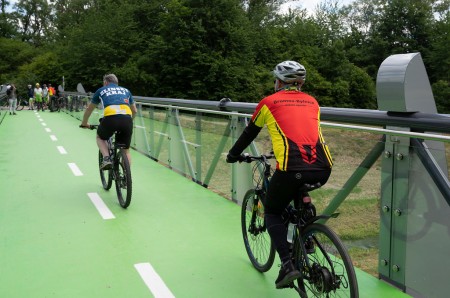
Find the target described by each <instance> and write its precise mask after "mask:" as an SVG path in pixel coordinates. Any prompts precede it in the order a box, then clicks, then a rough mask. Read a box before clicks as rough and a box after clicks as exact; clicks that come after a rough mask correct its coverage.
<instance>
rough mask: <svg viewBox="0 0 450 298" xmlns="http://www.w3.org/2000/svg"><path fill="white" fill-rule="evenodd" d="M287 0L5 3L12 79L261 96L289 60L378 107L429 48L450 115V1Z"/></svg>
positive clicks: (0, 41)
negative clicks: (381, 75) (403, 67)
mask: <svg viewBox="0 0 450 298" xmlns="http://www.w3.org/2000/svg"><path fill="white" fill-rule="evenodd" d="M285 2H287V1H285V0H217V1H208V0H157V1H146V0H134V1H133V0H123V1H116V0H113V1H111V0H109V1H107V0H52V1H45V0H20V1H18V2H17V4H16V5H15V6H14V7H13V8H12V11H11V10H7V9H6V7H7V5H8V1H5V0H3V1H2V2H1V4H2V6H1V8H2V10H1V13H0V80H2V81H12V80H15V81H16V82H20V84H18V87H19V91H20V89H21V88H25V86H26V85H27V84H28V83H34V82H35V81H39V82H51V83H53V84H54V85H57V84H59V83H61V80H62V77H63V76H64V78H65V83H66V89H67V90H75V88H76V85H77V84H78V83H79V82H81V83H82V84H83V85H84V87H85V89H86V90H87V91H95V90H96V89H97V88H98V87H99V85H100V83H101V77H102V76H103V75H104V74H105V73H110V72H114V73H116V74H117V75H118V77H119V79H120V82H121V84H123V85H124V86H127V87H128V88H130V89H131V90H132V91H133V93H134V94H137V95H142V96H158V97H173V98H186V99H202V100H220V99H221V98H223V97H229V98H231V99H232V100H233V101H245V102H257V101H259V100H260V99H261V98H262V97H263V96H265V95H268V94H270V93H271V92H273V84H272V83H273V79H272V77H271V70H272V69H273V67H274V66H275V65H276V64H277V63H279V62H281V61H283V60H297V61H299V62H300V63H302V64H304V65H305V67H306V68H307V71H308V74H307V81H306V84H305V85H304V86H303V89H304V91H305V92H308V93H310V94H312V95H314V96H316V97H317V99H318V100H319V102H320V104H321V105H322V106H334V107H350V108H368V109H375V108H376V95H375V80H376V74H377V70H378V68H379V65H380V64H381V63H382V61H383V60H384V59H386V58H387V57H388V56H389V55H392V54H396V53H411V52H420V53H421V54H422V57H423V59H424V61H425V65H426V67H427V71H428V74H429V77H430V81H431V83H432V88H433V92H434V95H435V97H436V102H437V106H438V109H439V111H440V112H442V113H448V111H449V108H448V95H449V93H448V90H449V87H448V86H449V85H448V83H449V80H450V79H449V78H450V76H449V69H450V67H449V66H450V55H449V52H448V44H449V43H450V41H449V38H450V37H449V34H448V32H449V30H450V8H449V7H450V1H449V0H439V1H438V0H424V1H407V0H355V1H354V2H353V3H352V4H351V5H348V6H344V7H342V6H341V5H340V4H339V1H338V0H327V1H323V2H322V3H321V4H320V6H318V7H317V10H316V13H315V14H313V15H311V14H308V13H307V12H306V11H305V10H304V9H301V8H299V9H293V10H289V12H287V13H286V14H280V13H279V11H280V6H281V5H282V4H284V3H285Z"/></svg>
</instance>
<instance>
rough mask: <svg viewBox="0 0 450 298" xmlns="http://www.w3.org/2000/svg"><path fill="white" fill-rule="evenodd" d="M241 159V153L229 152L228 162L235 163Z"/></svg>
mask: <svg viewBox="0 0 450 298" xmlns="http://www.w3.org/2000/svg"><path fill="white" fill-rule="evenodd" d="M240 159H241V156H240V155H233V154H231V153H230V152H228V154H227V163H235V162H237V161H239V160H240Z"/></svg>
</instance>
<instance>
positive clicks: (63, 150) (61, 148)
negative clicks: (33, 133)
mask: <svg viewBox="0 0 450 298" xmlns="http://www.w3.org/2000/svg"><path fill="white" fill-rule="evenodd" d="M56 148H58V151H59V153H61V154H67V151H66V149H64V147H63V146H56Z"/></svg>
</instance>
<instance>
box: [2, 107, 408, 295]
mask: <svg viewBox="0 0 450 298" xmlns="http://www.w3.org/2000/svg"><path fill="white" fill-rule="evenodd" d="M3 113H4V112H3V111H2V114H3ZM17 114H18V115H16V116H13V115H12V116H10V115H6V116H5V117H4V119H3V121H2V122H1V125H0V197H1V200H0V201H1V204H0V297H6V298H13V297H18V298H23V297H33V298H34V297H64V298H66V297H130V298H131V297H133V298H134V297H248V298H252V297H255V298H256V297H298V296H297V295H296V293H295V292H294V291H293V290H286V289H285V290H277V289H275V286H274V280H275V278H276V276H277V274H278V267H277V264H278V263H277V261H276V262H275V264H274V266H273V268H272V269H271V270H270V271H269V272H267V273H264V274H262V273H259V272H257V271H256V270H255V269H253V267H252V265H251V263H250V261H249V260H248V257H247V255H246V252H245V249H244V245H243V241H242V236H241V229H240V207H239V206H238V205H236V204H235V203H233V202H231V201H228V200H226V199H224V198H222V197H221V196H219V195H217V194H215V193H213V192H212V191H210V190H208V189H205V188H203V187H202V186H200V185H198V184H196V183H193V182H192V181H190V180H189V179H186V178H185V177H183V176H181V175H179V174H177V173H175V172H173V171H171V170H170V169H168V168H166V167H164V166H163V165H161V164H159V163H157V162H155V161H153V160H151V159H149V158H147V157H145V156H144V155H142V154H140V153H138V152H135V151H133V152H132V177H133V198H132V201H131V205H130V207H129V208H128V209H126V210H124V209H122V208H121V207H120V206H119V204H118V202H117V199H116V194H115V191H114V189H111V190H110V191H105V190H103V188H102V187H101V184H100V179H99V174H98V166H97V147H96V144H95V132H94V131H90V130H83V129H80V128H79V127H78V125H79V121H78V120H77V119H75V118H73V117H70V116H68V115H67V114H64V113H50V112H48V111H45V112H39V113H36V112H35V111H28V110H24V111H20V112H18V113H17ZM0 117H3V115H0ZM113 188H114V186H113ZM357 274H358V282H359V288H360V296H361V297H370V298H374V297H409V296H408V295H406V294H404V293H402V292H401V291H399V290H397V289H395V288H393V287H391V286H390V285H388V284H386V283H384V282H382V281H379V280H378V279H377V278H374V277H373V276H371V275H369V274H367V273H364V272H362V271H360V270H358V271H357Z"/></svg>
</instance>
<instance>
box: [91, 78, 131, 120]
mask: <svg viewBox="0 0 450 298" xmlns="http://www.w3.org/2000/svg"><path fill="white" fill-rule="evenodd" d="M91 102H92V103H93V104H95V105H98V104H100V103H101V104H102V105H103V108H104V110H103V116H104V117H106V116H113V115H130V116H131V115H132V113H131V109H130V105H131V104H133V103H134V99H133V95H131V92H130V90H128V89H127V88H123V87H120V86H118V85H116V84H112V83H110V84H108V85H106V86H103V87H101V88H99V89H98V90H97V91H96V92H95V94H94V96H93V97H92V100H91Z"/></svg>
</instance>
